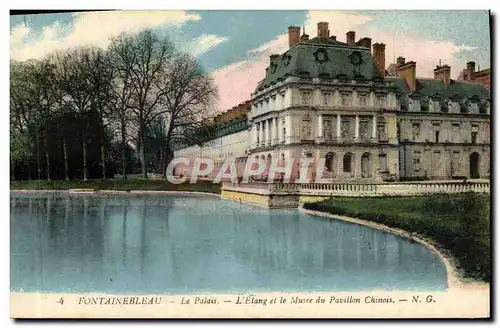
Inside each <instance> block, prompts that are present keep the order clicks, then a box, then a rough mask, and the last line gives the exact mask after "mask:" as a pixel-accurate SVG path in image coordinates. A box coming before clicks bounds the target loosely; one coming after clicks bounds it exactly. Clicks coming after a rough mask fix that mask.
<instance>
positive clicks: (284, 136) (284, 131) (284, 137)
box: [283, 128, 286, 141]
mask: <svg viewBox="0 0 500 328" xmlns="http://www.w3.org/2000/svg"><path fill="white" fill-rule="evenodd" d="M285 140H286V128H283V141H285Z"/></svg>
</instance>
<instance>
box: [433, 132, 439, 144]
mask: <svg viewBox="0 0 500 328" xmlns="http://www.w3.org/2000/svg"><path fill="white" fill-rule="evenodd" d="M434 142H435V143H439V131H434Z"/></svg>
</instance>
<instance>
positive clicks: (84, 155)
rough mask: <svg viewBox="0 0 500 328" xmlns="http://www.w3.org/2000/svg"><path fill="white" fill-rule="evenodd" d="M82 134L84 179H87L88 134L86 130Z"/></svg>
mask: <svg viewBox="0 0 500 328" xmlns="http://www.w3.org/2000/svg"><path fill="white" fill-rule="evenodd" d="M82 135H83V136H82V151H83V181H87V135H86V133H85V132H84V133H83V134H82Z"/></svg>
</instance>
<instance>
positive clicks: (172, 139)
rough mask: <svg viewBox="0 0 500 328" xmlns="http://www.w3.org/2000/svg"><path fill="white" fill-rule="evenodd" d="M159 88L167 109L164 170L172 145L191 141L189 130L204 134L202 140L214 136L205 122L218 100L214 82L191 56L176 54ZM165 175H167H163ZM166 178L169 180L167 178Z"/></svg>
mask: <svg viewBox="0 0 500 328" xmlns="http://www.w3.org/2000/svg"><path fill="white" fill-rule="evenodd" d="M157 88H158V89H159V90H160V91H161V93H162V96H163V97H162V98H161V99H160V101H161V104H162V106H163V107H164V108H165V122H166V135H165V138H166V140H167V143H166V146H165V147H166V149H165V151H164V153H165V157H164V159H165V165H164V166H165V167H167V165H168V164H169V163H170V161H171V160H172V157H173V145H174V144H176V143H179V142H181V143H182V142H185V141H190V142H192V141H193V139H191V140H186V137H190V138H192V136H193V134H192V133H190V131H198V132H202V134H200V135H198V136H199V137H202V138H206V137H208V136H207V135H206V134H207V133H213V131H212V130H211V129H210V125H207V124H206V122H207V121H208V118H209V116H210V114H211V108H212V105H213V104H214V102H215V100H216V99H217V98H218V90H217V87H216V85H215V83H214V80H213V79H212V78H211V77H210V76H209V75H208V74H206V73H205V72H204V71H203V69H202V68H201V67H200V65H199V64H198V63H197V61H196V59H195V58H193V57H192V56H191V55H188V54H183V53H179V52H176V53H175V54H174V55H173V56H172V58H171V60H170V61H169V62H168V65H167V67H166V69H165V70H163V71H162V72H161V74H160V79H158V80H157ZM164 175H166V172H164ZM165 178H166V177H165Z"/></svg>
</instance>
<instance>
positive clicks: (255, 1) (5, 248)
mask: <svg viewBox="0 0 500 328" xmlns="http://www.w3.org/2000/svg"><path fill="white" fill-rule="evenodd" d="M499 3H500V2H498V1H493V0H474V1H456V0H455V1H451V0H442V1H439V2H438V1H432V0H420V1H401V0H398V1H395V0H386V1H365V2H363V3H360V2H339V1H325V0H321V1H318V0H308V1H307V2H290V1H284V0H281V1H269V0H239V1H238V2H236V1H235V2H232V3H231V4H229V3H228V2H227V1H221V0H219V1H214V0H212V1H203V0H184V1H180V2H172V1H164V0H155V1H152V0H143V1H139V2H137V1H136V2H124V1H123V0H121V1H120V0H112V1H110V0H108V1H106V2H103V1H102V0H72V1H67V0H58V1H55V0H44V1H43V4H42V3H41V2H40V1H36V0H30V1H27V0H19V1H16V2H10V7H11V8H9V6H8V4H9V3H8V2H2V5H1V6H2V7H4V6H5V7H6V8H2V9H3V10H2V13H3V15H2V16H1V17H2V20H3V19H5V25H4V26H5V30H7V26H8V24H9V16H8V14H7V13H8V9H32V8H39V9H61V8H65V9H143V10H145V9H189V8H192V9H197V10H200V9H229V8H231V9H306V7H307V9H337V10H341V9H365V10H366V9H448V10H449V9H492V10H493V13H494V14H498V12H500V10H499V9H498V7H499ZM228 6H230V7H228ZM496 18H497V20H496V27H498V24H499V22H498V17H496ZM496 30H497V29H496V28H495V31H496ZM493 36H494V37H495V40H494V41H495V42H494V44H492V46H495V47H494V48H496V45H497V44H498V42H499V41H498V33H495V32H493ZM2 43H3V44H4V45H5V47H4V51H3V52H2V56H3V58H2V60H1V61H0V62H1V63H2V65H1V68H2V72H1V75H0V76H2V87H1V88H0V90H1V91H2V96H3V97H2V100H3V105H4V106H3V110H2V111H0V115H2V117H1V122H2V124H4V128H3V129H1V130H0V131H1V132H0V133H1V139H2V140H1V141H2V142H1V143H0V153H1V155H2V156H1V158H2V160H1V161H0V167H1V170H2V172H1V173H2V174H0V179H1V183H2V186H4V188H3V189H2V197H1V200H2V202H3V204H2V205H0V208H1V211H2V213H1V214H2V215H0V218H2V220H3V226H2V229H1V232H2V234H3V235H2V236H1V237H0V238H1V240H2V245H1V252H0V254H1V259H0V260H1V262H0V263H2V264H4V268H5V264H8V263H9V204H8V202H9V163H8V159H9V133H8V127H7V124H8V121H9V114H8V111H7V108H8V106H9V103H8V99H9V95H8V90H9V80H8V76H9V75H8V70H9V68H8V60H9V35H8V34H7V33H4V34H2ZM492 49H493V48H492ZM493 62H494V64H493V65H494V68H497V67H498V65H497V60H496V58H492V63H493ZM494 74H495V72H494ZM495 77H496V75H495ZM498 103H499V102H498V97H497V95H495V99H494V104H495V105H496V104H498ZM494 107H497V106H494ZM496 109H497V108H494V111H495V110H496ZM499 117H500V113H497V114H494V120H495V121H494V123H495V126H500V123H499V122H498V120H499ZM496 130H497V131H500V128H498V127H497V129H496ZM493 140H497V141H498V140H500V139H499V135H497V133H495V134H494V137H493ZM496 143H498V142H496ZM496 143H495V145H494V146H495V147H494V148H495V149H494V150H493V153H496V154H499V152H498V149H496V148H497V145H496ZM496 168H497V166H496V165H495V169H496ZM495 171H497V170H495ZM495 176H496V175H495ZM495 200H497V197H495ZM493 203H495V202H493ZM496 204H500V203H499V202H496ZM497 208H498V206H496V207H495V209H496V210H495V213H492V214H497ZM494 217H497V216H496V215H494ZM499 226H500V224H498V223H497V224H495V227H496V228H495V232H494V233H495V235H496V236H498V235H499V233H498V229H500V228H499ZM496 244H498V242H497V243H496ZM497 253H498V252H496V251H495V254H497ZM496 259H497V257H495V259H494V261H496ZM1 272H2V290H1V292H2V294H1V298H0V300H1V301H0V302H1V303H0V308H1V309H2V310H3V313H1V314H0V315H1V318H2V322H1V323H2V326H3V324H7V325H11V324H13V321H12V320H9V319H8V313H9V311H8V307H9V298H8V296H9V275H10V270H9V269H8V268H5V269H4V270H2V271H1ZM496 272H498V270H496ZM496 277H497V275H495V277H494V279H495V280H496ZM498 303H499V302H494V304H497V306H496V308H495V310H494V311H495V313H497V315H498ZM33 324H36V323H35V322H29V323H25V325H29V326H31V325H33ZM66 324H67V323H64V325H66ZM87 324H88V323H84V325H87ZM94 324H96V323H94ZM140 324H142V323H140ZM169 324H178V323H174V322H170V323H169ZM190 324H198V325H199V324H204V322H194V323H190ZM245 324H251V323H245ZM261 324H262V323H261ZM301 324H304V322H301ZM335 324H337V325H338V324H340V325H344V324H346V323H335ZM347 324H348V325H349V326H353V325H354V326H356V325H360V323H352V322H350V323H347ZM382 324H384V323H382ZM396 324H399V323H396ZM420 324H425V325H426V326H431V327H432V326H434V325H436V326H437V325H438V323H430V322H422V323H420ZM443 324H444V325H449V326H454V325H455V323H454V322H446V323H444V322H439V326H442V325H443ZM97 325H98V326H100V325H101V326H104V325H107V323H98V324H97ZM263 325H264V326H266V325H270V323H266V324H263Z"/></svg>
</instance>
